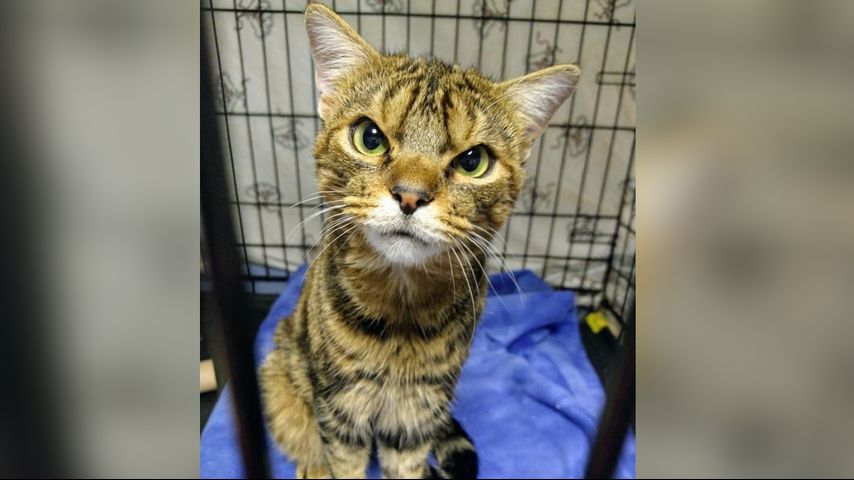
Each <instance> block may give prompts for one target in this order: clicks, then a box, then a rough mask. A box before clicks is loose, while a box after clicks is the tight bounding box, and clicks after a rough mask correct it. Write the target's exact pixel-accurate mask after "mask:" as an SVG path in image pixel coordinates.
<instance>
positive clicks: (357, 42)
mask: <svg viewBox="0 0 854 480" xmlns="http://www.w3.org/2000/svg"><path fill="white" fill-rule="evenodd" d="M305 29H306V31H307V32H308V45H309V48H310V50H311V56H312V58H314V67H315V74H314V79H315V82H316V83H317V89H318V90H319V91H320V105H319V112H320V117H321V118H325V117H326V114H327V113H329V109H330V107H331V105H332V104H333V103H334V98H335V97H334V95H335V85H336V84H337V83H338V80H340V78H341V76H342V75H343V74H344V73H345V72H347V71H348V70H350V69H352V68H353V67H356V66H358V65H361V64H363V63H367V62H371V61H373V60H375V59H377V58H379V54H378V53H377V52H376V50H374V49H373V48H371V46H370V45H368V43H367V42H365V40H363V39H362V37H360V36H359V34H358V33H356V31H355V30H353V27H351V26H350V25H348V24H347V22H345V21H344V20H343V19H342V18H341V17H339V16H338V15H337V14H336V13H335V12H333V11H332V10H331V9H330V8H329V7H327V6H326V5H323V4H321V3H315V2H310V3H309V4H308V6H307V7H306V8H305Z"/></svg>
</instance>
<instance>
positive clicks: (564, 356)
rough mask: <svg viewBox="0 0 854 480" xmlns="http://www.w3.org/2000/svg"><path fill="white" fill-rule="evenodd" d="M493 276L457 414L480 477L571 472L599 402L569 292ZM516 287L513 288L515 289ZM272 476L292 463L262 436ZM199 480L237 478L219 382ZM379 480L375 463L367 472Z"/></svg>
mask: <svg viewBox="0 0 854 480" xmlns="http://www.w3.org/2000/svg"><path fill="white" fill-rule="evenodd" d="M304 274H305V267H303V268H301V269H300V270H298V271H297V272H295V273H294V274H293V276H292V277H291V280H290V281H289V282H288V285H287V287H286V288H285V289H284V291H282V293H281V295H280V296H279V297H278V299H277V300H276V302H275V303H274V304H273V306H272V307H271V309H270V313H269V315H268V316H267V319H266V320H264V322H263V323H262V325H261V327H260V329H259V331H258V336H257V338H256V343H255V354H256V363H259V364H260V362H261V361H262V360H263V358H264V357H265V356H266V354H267V353H268V352H269V351H270V349H271V348H272V343H273V341H272V340H273V332H274V330H275V326H276V324H277V323H278V321H279V319H281V318H282V317H284V316H286V315H288V314H289V313H290V312H291V311H292V310H293V308H294V306H295V304H296V302H297V299H298V298H299V293H300V289H301V287H302V280H303V278H304ZM514 275H515V279H516V282H513V281H512V277H511V275H510V274H507V273H505V274H496V275H492V276H491V277H490V280H491V282H492V285H493V287H494V289H492V288H491V289H489V296H488V298H487V301H486V308H485V310H484V313H483V316H482V318H481V323H480V325H479V326H478V328H477V331H476V333H475V337H474V339H473V341H472V350H471V355H470V356H469V359H468V360H467V361H466V364H465V366H464V368H463V371H462V373H461V375H460V381H459V384H458V385H457V392H456V393H457V395H456V400H455V401H454V404H453V412H454V417H456V418H457V419H458V420H459V421H460V423H461V424H462V425H463V427H464V428H465V429H466V431H467V432H468V433H469V435H470V436H471V437H472V439H473V440H474V443H475V445H476V446H477V451H478V455H479V457H480V476H481V477H482V478H578V477H581V476H583V475H584V468H585V466H586V463H587V458H588V455H589V453H590V447H591V445H592V443H593V440H594V438H595V436H596V426H597V423H598V419H599V415H600V413H601V410H602V407H603V406H604V403H605V393H604V391H603V389H602V385H601V383H600V382H599V379H598V378H597V376H596V373H595V372H594V370H593V368H592V366H591V365H590V362H589V360H588V359H587V355H586V353H585V351H584V347H583V345H582V343H581V336H580V333H579V328H578V320H577V318H576V313H575V302H574V296H573V294H572V293H571V292H566V291H555V290H553V289H552V288H551V287H549V286H548V285H547V284H546V283H545V282H543V281H542V280H541V279H540V278H539V277H537V276H536V275H535V274H534V273H532V272H530V271H526V270H525V271H520V272H516V273H515V274H514ZM517 284H518V288H517ZM267 443H268V445H269V457H270V461H271V468H272V473H273V475H274V476H275V477H277V478H293V476H294V465H293V463H292V462H291V461H290V460H289V459H287V458H286V457H285V456H284V455H283V454H282V453H281V452H279V450H278V449H277V448H276V447H275V445H274V443H273V441H272V439H271V438H270V437H269V435H268V438H267ZM200 448H201V450H200V470H201V471H200V473H201V476H202V478H240V477H242V476H243V469H242V465H241V460H240V451H239V448H238V445H237V439H236V432H235V427H234V421H233V418H232V415H231V399H230V395H229V393H228V388H226V389H225V390H224V392H223V394H222V395H221V396H220V399H219V400H218V401H217V404H216V406H215V407H214V409H213V411H212V412H211V416H210V418H209V420H208V423H207V425H206V426H205V429H204V431H203V432H202V437H201V446H200ZM368 473H369V476H370V477H371V478H379V469H378V468H377V465H376V462H375V461H373V462H372V465H371V468H370V469H369V471H368ZM634 476H635V439H634V435H633V434H632V433H631V432H630V433H629V435H628V436H627V438H626V440H625V442H624V446H623V451H622V453H621V456H620V460H619V462H618V465H617V471H616V472H615V477H616V478H634Z"/></svg>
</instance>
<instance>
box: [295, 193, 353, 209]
mask: <svg viewBox="0 0 854 480" xmlns="http://www.w3.org/2000/svg"><path fill="white" fill-rule="evenodd" d="M336 193H347V192H345V191H343V190H321V191H318V192H315V193H312V194H311V195H308V196H307V197H305V198H302V199H300V201H299V202H297V203H295V204H293V205H291V206H290V208H294V207H296V206H298V205H302V204H303V203H305V202H310V201H312V200H317V199H320V198H323V195H324V194H336ZM339 201H340V200H339ZM323 203H332V202H323Z"/></svg>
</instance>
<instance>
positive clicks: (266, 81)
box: [258, 2, 299, 272]
mask: <svg viewBox="0 0 854 480" xmlns="http://www.w3.org/2000/svg"><path fill="white" fill-rule="evenodd" d="M262 12H263V10H261V2H258V21H259V22H261V21H262V20H261V18H262V16H263V13H262ZM269 15H272V13H270V14H269ZM287 20H288V18H287V16H285V22H287ZM261 33H262V35H261V57H262V58H263V60H264V89H265V93H266V94H267V113H272V112H273V107H272V105H271V104H270V70H269V67H268V65H267V62H268V61H267V39H266V34H264V32H263V27H262V32H261ZM285 33H287V30H285ZM288 74H290V69H288ZM291 113H293V112H291ZM291 121H292V122H294V125H295V124H296V119H295V118H293V119H291ZM267 122H268V125H269V126H270V150H271V151H272V153H273V175H274V176H275V177H276V192H277V193H278V194H279V198H281V195H282V186H281V182H280V180H279V158H278V156H277V155H276V137H275V135H274V133H273V116H272V115H268V116H267ZM294 139H296V133H295V132H294ZM294 145H296V140H294ZM294 149H295V150H296V148H294ZM297 180H299V176H297ZM297 185H299V182H297ZM276 211H277V212H278V213H279V231H280V234H281V239H282V255H283V259H282V260H283V261H284V262H285V271H286V272H287V271H288V249H287V247H286V246H285V219H284V218H283V217H282V208H281V207H276Z"/></svg>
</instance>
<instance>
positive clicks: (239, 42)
mask: <svg viewBox="0 0 854 480" xmlns="http://www.w3.org/2000/svg"><path fill="white" fill-rule="evenodd" d="M232 3H233V4H234V24H235V27H236V26H237V23H238V22H239V21H240V18H238V14H237V0H234V1H233V2H232ZM235 35H236V36H237V52H238V56H239V58H240V78H241V81H245V80H246V67H245V65H244V61H243V41H242V40H241V39H240V29H236V31H235ZM244 85H245V84H244ZM243 107H244V108H245V109H246V112H247V113H248V112H250V111H251V110H249V90H248V89H247V88H246V87H245V86H244V87H243ZM244 118H245V119H246V133H247V137H248V138H249V160H250V162H251V164H252V181H253V182H254V183H255V185H256V186H257V185H258V167H257V164H256V163H255V145H254V139H253V138H252V122H250V121H249V120H250V118H249V115H247V116H246V117H244ZM257 212H258V230H259V232H260V233H261V255H262V256H263V257H264V272H265V274H266V275H265V276H266V278H270V262H268V261H267V240H266V238H265V236H264V217H262V216H261V207H257Z"/></svg>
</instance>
